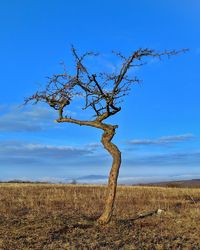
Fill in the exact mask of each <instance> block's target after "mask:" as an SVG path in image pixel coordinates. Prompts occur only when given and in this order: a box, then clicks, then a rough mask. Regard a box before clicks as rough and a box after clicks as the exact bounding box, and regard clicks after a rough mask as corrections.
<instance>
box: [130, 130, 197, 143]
mask: <svg viewBox="0 0 200 250" xmlns="http://www.w3.org/2000/svg"><path fill="white" fill-rule="evenodd" d="M193 138H194V135H193V134H191V133H188V134H183V135H171V136H162V137H160V138H157V139H139V140H130V141H128V144H132V145H141V146H147V145H166V144H171V143H178V142H184V141H189V140H191V139H193Z"/></svg>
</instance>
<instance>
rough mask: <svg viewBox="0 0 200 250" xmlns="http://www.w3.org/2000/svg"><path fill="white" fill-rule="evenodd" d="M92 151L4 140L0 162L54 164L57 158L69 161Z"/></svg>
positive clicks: (1, 144) (1, 146) (0, 151)
mask: <svg viewBox="0 0 200 250" xmlns="http://www.w3.org/2000/svg"><path fill="white" fill-rule="evenodd" d="M92 153H93V151H92V150H91V149H87V148H81V147H71V146H55V145H45V144H34V143H22V142H19V141H16V142H14V141H6V142H5V141H4V142H1V143H0V162H1V164H6V163H7V164H27V163H32V164H33V163H39V162H40V163H42V162H49V163H50V164H52V163H54V164H56V161H57V160H59V161H63V160H64V161H68V162H69V161H73V160H74V159H77V158H79V157H82V156H88V155H91V154H92ZM53 160H54V161H53Z"/></svg>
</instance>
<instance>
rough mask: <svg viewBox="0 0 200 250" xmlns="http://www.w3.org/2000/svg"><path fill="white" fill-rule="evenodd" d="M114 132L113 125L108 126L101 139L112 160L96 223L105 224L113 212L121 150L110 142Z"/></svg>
mask: <svg viewBox="0 0 200 250" xmlns="http://www.w3.org/2000/svg"><path fill="white" fill-rule="evenodd" d="M114 134H115V127H114V126H109V128H107V129H105V130H104V133H103V135H102V140H101V142H102V144H103V146H104V148H105V149H106V150H107V151H108V152H109V153H110V154H111V156H112V158H113V162H112V168H111V170H110V174H109V180H108V187H107V198H106V203H105V208H104V211H103V213H102V215H101V216H100V217H99V219H98V220H97V223H99V224H107V223H108V222H109V221H110V219H111V217H112V214H113V208H114V202H115V195H116V189H117V178H118V175H119V169H120V165H121V152H120V151H119V149H118V148H117V146H116V145H115V144H113V143H112V142H111V140H112V138H113V136H114Z"/></svg>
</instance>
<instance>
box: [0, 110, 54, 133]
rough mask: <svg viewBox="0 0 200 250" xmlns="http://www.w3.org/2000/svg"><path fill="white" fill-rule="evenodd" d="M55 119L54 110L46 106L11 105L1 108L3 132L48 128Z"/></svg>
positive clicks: (0, 117)
mask: <svg viewBox="0 0 200 250" xmlns="http://www.w3.org/2000/svg"><path fill="white" fill-rule="evenodd" d="M54 119H55V114H54V112H53V110H50V109H48V108H46V107H44V106H40V107H39V106H38V107H36V106H32V107H31V108H20V107H17V106H9V107H7V108H4V109H3V108H2V109H1V114H0V131H1V132H35V131H41V130H44V129H45V128H47V126H48V125H49V124H50V122H51V123H52V121H53V120H54Z"/></svg>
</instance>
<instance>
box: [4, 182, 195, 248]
mask: <svg viewBox="0 0 200 250" xmlns="http://www.w3.org/2000/svg"><path fill="white" fill-rule="evenodd" d="M105 194H106V189H105V187H104V186H89V185H88V186H86V185H85V186H84V185H61V184H58V185H54V184H0V249H5V250H18V249H19V250H23V249H24V250H25V249H26V250H28V249H34V250H37V249H38V250H39V249H54V250H59V249H70V250H71V249H72V250H73V249H117V250H118V249H125V250H126V249H127V250H128V249H138V250H143V249H149V250H154V249H159V250H160V249H166V250H167V249H174V250H177V249H186V250H192V249H200V189H186V188H162V187H142V186H138V187H137V186H133V187H126V186H120V187H118V191H117V198H116V206H115V209H114V216H113V219H112V221H111V223H109V224H108V225H105V226H99V225H97V224H96V223H95V219H96V218H98V216H99V215H100V214H101V212H102V210H103V206H104V198H105ZM158 208H161V209H164V212H163V213H161V214H160V215H157V214H155V215H152V216H148V217H145V218H143V219H137V220H131V218H134V217H135V216H136V215H137V214H138V213H142V212H148V211H151V210H154V209H158Z"/></svg>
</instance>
